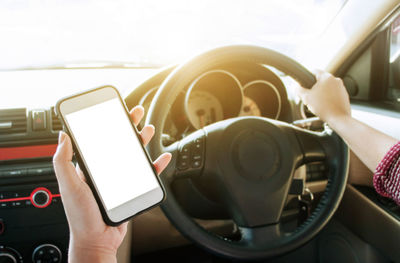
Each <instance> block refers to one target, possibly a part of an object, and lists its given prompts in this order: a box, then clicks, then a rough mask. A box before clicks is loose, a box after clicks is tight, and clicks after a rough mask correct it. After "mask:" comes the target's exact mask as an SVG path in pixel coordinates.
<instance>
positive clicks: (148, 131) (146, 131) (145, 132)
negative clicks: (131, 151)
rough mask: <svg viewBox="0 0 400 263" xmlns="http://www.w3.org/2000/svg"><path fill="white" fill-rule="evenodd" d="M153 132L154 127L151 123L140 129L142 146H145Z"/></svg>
mask: <svg viewBox="0 0 400 263" xmlns="http://www.w3.org/2000/svg"><path fill="white" fill-rule="evenodd" d="M154 132H155V128H154V126H153V125H147V126H145V127H144V128H143V129H142V131H141V132H140V137H141V138H142V142H143V145H144V146H146V145H147V144H148V143H149V142H150V140H151V138H153V135H154Z"/></svg>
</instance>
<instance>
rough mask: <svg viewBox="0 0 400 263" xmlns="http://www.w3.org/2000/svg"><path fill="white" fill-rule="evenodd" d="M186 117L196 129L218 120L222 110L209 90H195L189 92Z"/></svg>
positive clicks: (222, 116) (221, 116) (222, 113)
mask: <svg viewBox="0 0 400 263" xmlns="http://www.w3.org/2000/svg"><path fill="white" fill-rule="evenodd" d="M187 111H188V118H189V120H190V122H191V123H192V124H193V126H194V127H195V128H196V129H200V128H203V127H204V126H207V125H208V124H211V123H214V122H217V121H220V120H222V119H223V118H224V112H223V108H222V105H221V103H220V102H219V101H218V99H217V98H216V97H215V96H214V95H212V94H211V93H209V92H206V91H202V90H196V91H193V92H191V94H190V97H189V100H188V102H187Z"/></svg>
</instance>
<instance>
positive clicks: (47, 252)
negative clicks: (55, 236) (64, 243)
mask: <svg viewBox="0 0 400 263" xmlns="http://www.w3.org/2000/svg"><path fill="white" fill-rule="evenodd" d="M61 256H62V254H61V250H60V249H59V248H58V247H56V246H55V245H52V244H43V245H40V246H38V247H37V248H35V250H34V251H33V254H32V261H33V262H34V263H37V262H54V263H57V262H61Z"/></svg>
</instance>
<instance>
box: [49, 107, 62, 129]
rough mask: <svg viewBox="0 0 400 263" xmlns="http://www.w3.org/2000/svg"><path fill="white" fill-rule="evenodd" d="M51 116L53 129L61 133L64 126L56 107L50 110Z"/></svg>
mask: <svg viewBox="0 0 400 263" xmlns="http://www.w3.org/2000/svg"><path fill="white" fill-rule="evenodd" d="M50 112H51V113H50V114H51V129H52V130H53V131H60V130H62V124H61V121H60V119H59V118H58V117H57V114H56V112H55V109H54V107H53V108H51V110H50Z"/></svg>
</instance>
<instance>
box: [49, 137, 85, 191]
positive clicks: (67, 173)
mask: <svg viewBox="0 0 400 263" xmlns="http://www.w3.org/2000/svg"><path fill="white" fill-rule="evenodd" d="M72 155H73V151H72V143H71V139H70V138H69V136H68V135H67V134H65V133H64V132H62V131H61V132H60V134H59V137H58V147H57V151H56V153H55V154H54V157H53V166H54V170H55V172H56V177H57V181H58V183H59V185H60V189H66V190H68V189H70V187H75V186H76V185H77V184H78V183H79V178H78V176H77V174H76V170H75V167H74V165H73V163H72Z"/></svg>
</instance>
